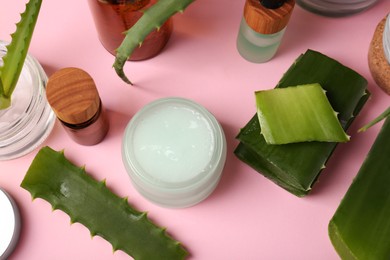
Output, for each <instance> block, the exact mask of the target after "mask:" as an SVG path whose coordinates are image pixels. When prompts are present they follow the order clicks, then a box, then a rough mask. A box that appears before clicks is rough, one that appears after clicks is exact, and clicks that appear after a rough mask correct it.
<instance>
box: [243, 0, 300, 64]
mask: <svg viewBox="0 0 390 260" xmlns="http://www.w3.org/2000/svg"><path fill="white" fill-rule="evenodd" d="M294 5H295V0H246V2H245V6H244V16H243V18H242V20H241V24H240V30H239V33H238V37H237V50H238V52H239V53H240V55H241V56H242V57H243V58H244V59H246V60H248V61H250V62H254V63H263V62H266V61H269V60H270V59H272V57H273V56H274V55H275V53H276V51H277V50H278V48H279V45H280V42H281V40H282V38H283V35H284V32H285V30H286V26H287V23H288V21H289V19H290V16H291V13H292V10H293V9H294Z"/></svg>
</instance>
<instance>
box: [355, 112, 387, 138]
mask: <svg viewBox="0 0 390 260" xmlns="http://www.w3.org/2000/svg"><path fill="white" fill-rule="evenodd" d="M388 116H390V107H388V108H387V109H386V110H385V111H384V112H383V113H382V114H380V115H379V116H378V117H377V118H374V120H372V121H371V122H369V123H368V124H366V125H364V126H363V127H362V128H360V129H359V132H364V131H367V129H368V128H370V127H371V126H373V125H375V124H377V123H379V122H380V121H382V120H383V119H385V118H386V117H388Z"/></svg>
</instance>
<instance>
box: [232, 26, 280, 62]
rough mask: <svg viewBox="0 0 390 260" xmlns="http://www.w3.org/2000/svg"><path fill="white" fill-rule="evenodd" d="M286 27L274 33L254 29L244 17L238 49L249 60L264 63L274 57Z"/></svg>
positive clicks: (239, 33) (239, 34)
mask: <svg viewBox="0 0 390 260" xmlns="http://www.w3.org/2000/svg"><path fill="white" fill-rule="evenodd" d="M285 30H286V28H284V29H283V30H281V31H279V32H277V33H274V34H261V33H258V32H256V31H254V30H253V29H252V28H250V27H249V25H248V24H247V23H246V21H245V18H242V20H241V23H240V30H239V32H238V37H237V50H238V52H239V53H240V55H241V56H242V57H243V58H244V59H246V60H247V61H250V62H253V63H263V62H266V61H269V60H270V59H272V57H274V55H275V53H276V51H277V50H278V48H279V45H280V42H281V40H282V38H283V34H284V32H285Z"/></svg>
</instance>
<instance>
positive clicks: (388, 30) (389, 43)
mask: <svg viewBox="0 0 390 260" xmlns="http://www.w3.org/2000/svg"><path fill="white" fill-rule="evenodd" d="M383 50H384V52H385V57H386V59H387V62H388V63H389V64H390V15H387V19H386V23H385V29H384V30H383Z"/></svg>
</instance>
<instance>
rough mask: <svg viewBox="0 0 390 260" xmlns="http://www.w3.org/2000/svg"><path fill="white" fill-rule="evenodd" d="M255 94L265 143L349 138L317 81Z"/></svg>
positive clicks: (342, 140) (333, 140)
mask: <svg viewBox="0 0 390 260" xmlns="http://www.w3.org/2000/svg"><path fill="white" fill-rule="evenodd" d="M255 96H256V104H257V116H258V118H259V122H260V126H261V131H262V132H261V133H262V134H263V136H264V139H265V141H266V142H267V144H288V143H297V142H306V141H321V142H347V141H348V140H349V137H348V135H347V134H346V133H345V132H344V130H343V128H342V127H341V124H340V122H339V120H338V119H337V114H336V112H335V111H334V110H333V108H332V106H331V105H330V103H329V101H328V98H327V97H326V94H325V91H324V90H323V89H322V87H321V85H320V84H318V83H315V84H306V85H298V86H293V87H288V88H275V89H271V90H262V91H257V92H256V93H255Z"/></svg>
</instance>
